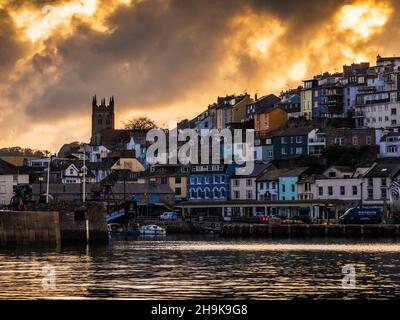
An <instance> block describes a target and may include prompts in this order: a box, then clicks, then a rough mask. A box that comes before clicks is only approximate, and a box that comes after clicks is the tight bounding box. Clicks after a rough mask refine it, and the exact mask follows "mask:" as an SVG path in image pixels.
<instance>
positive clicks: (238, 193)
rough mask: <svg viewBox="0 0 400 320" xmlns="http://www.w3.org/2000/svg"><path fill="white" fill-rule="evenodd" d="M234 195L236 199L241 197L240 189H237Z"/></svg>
mask: <svg viewBox="0 0 400 320" xmlns="http://www.w3.org/2000/svg"><path fill="white" fill-rule="evenodd" d="M234 195H235V199H239V198H240V192H239V191H235V193H234Z"/></svg>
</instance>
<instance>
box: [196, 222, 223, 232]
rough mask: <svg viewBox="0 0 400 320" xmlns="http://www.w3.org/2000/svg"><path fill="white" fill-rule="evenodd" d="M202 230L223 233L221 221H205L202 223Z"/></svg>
mask: <svg viewBox="0 0 400 320" xmlns="http://www.w3.org/2000/svg"><path fill="white" fill-rule="evenodd" d="M200 231H201V232H203V233H221V231H222V227H221V225H220V224H219V223H214V222H212V223H207V224H206V223H203V224H201V225H200Z"/></svg>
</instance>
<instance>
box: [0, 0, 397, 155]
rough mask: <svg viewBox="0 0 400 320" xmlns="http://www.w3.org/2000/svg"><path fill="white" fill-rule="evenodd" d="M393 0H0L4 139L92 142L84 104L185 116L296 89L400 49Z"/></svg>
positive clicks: (123, 112)
mask: <svg viewBox="0 0 400 320" xmlns="http://www.w3.org/2000/svg"><path fill="white" fill-rule="evenodd" d="M399 9H400V1H396V0H392V1H389V0H379V1H373V0H367V1H364V0H360V1H338V0H307V1H298V0H279V1H276V0H274V1H269V0H201V1H200V0H65V1H62V0H61V1H45V0H30V1H23V0H0V133H1V134H0V146H15V145H19V146H21V147H30V148H35V149H47V150H51V151H53V152H54V151H57V150H58V148H59V147H60V146H62V145H63V144H64V143H68V142H73V141H82V142H88V141H89V139H90V132H91V123H90V121H91V101H92V96H93V95H94V94H96V95H97V97H98V100H99V99H100V98H102V97H106V99H108V98H109V97H110V96H111V95H114V96H115V108H116V127H117V128H122V127H123V123H124V121H126V120H127V119H129V118H132V117H135V116H142V115H146V116H148V117H150V118H151V119H153V120H155V121H157V123H158V124H160V125H166V124H168V121H170V120H176V121H180V120H182V119H185V118H193V117H194V116H196V115H197V114H198V113H200V112H201V111H203V110H205V108H206V107H207V106H208V105H209V104H210V103H213V102H214V101H215V100H216V98H217V97H218V96H225V95H227V94H240V93H243V92H247V93H250V94H251V95H252V96H254V94H255V93H257V94H258V96H262V95H264V94H269V93H275V94H279V92H281V91H282V90H286V89H288V88H290V87H297V86H298V85H301V84H302V82H301V81H302V80H304V79H307V78H311V77H312V76H313V75H314V74H318V73H321V72H324V71H330V72H335V71H341V69H342V66H343V65H344V64H351V63H353V62H362V61H370V62H371V64H374V63H375V61H376V56H377V55H378V54H380V55H381V56H393V55H399V56H400V49H399V48H400V46H399V44H400V23H399V22H400V10H399Z"/></svg>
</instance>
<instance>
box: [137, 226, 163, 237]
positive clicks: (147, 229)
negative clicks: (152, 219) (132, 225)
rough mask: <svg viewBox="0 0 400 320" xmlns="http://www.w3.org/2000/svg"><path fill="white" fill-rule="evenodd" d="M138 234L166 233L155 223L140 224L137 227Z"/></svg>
mask: <svg viewBox="0 0 400 320" xmlns="http://www.w3.org/2000/svg"><path fill="white" fill-rule="evenodd" d="M139 231H140V234H145V235H146V234H149V235H164V234H166V232H167V231H166V230H165V229H164V228H161V227H159V226H157V225H155V224H148V225H146V226H141V227H140V228H139Z"/></svg>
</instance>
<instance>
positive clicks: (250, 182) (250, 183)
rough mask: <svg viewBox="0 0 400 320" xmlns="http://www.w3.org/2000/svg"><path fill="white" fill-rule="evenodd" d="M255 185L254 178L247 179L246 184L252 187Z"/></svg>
mask: <svg viewBox="0 0 400 320" xmlns="http://www.w3.org/2000/svg"><path fill="white" fill-rule="evenodd" d="M252 185H253V180H251V179H246V186H248V187H251V186H252Z"/></svg>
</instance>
